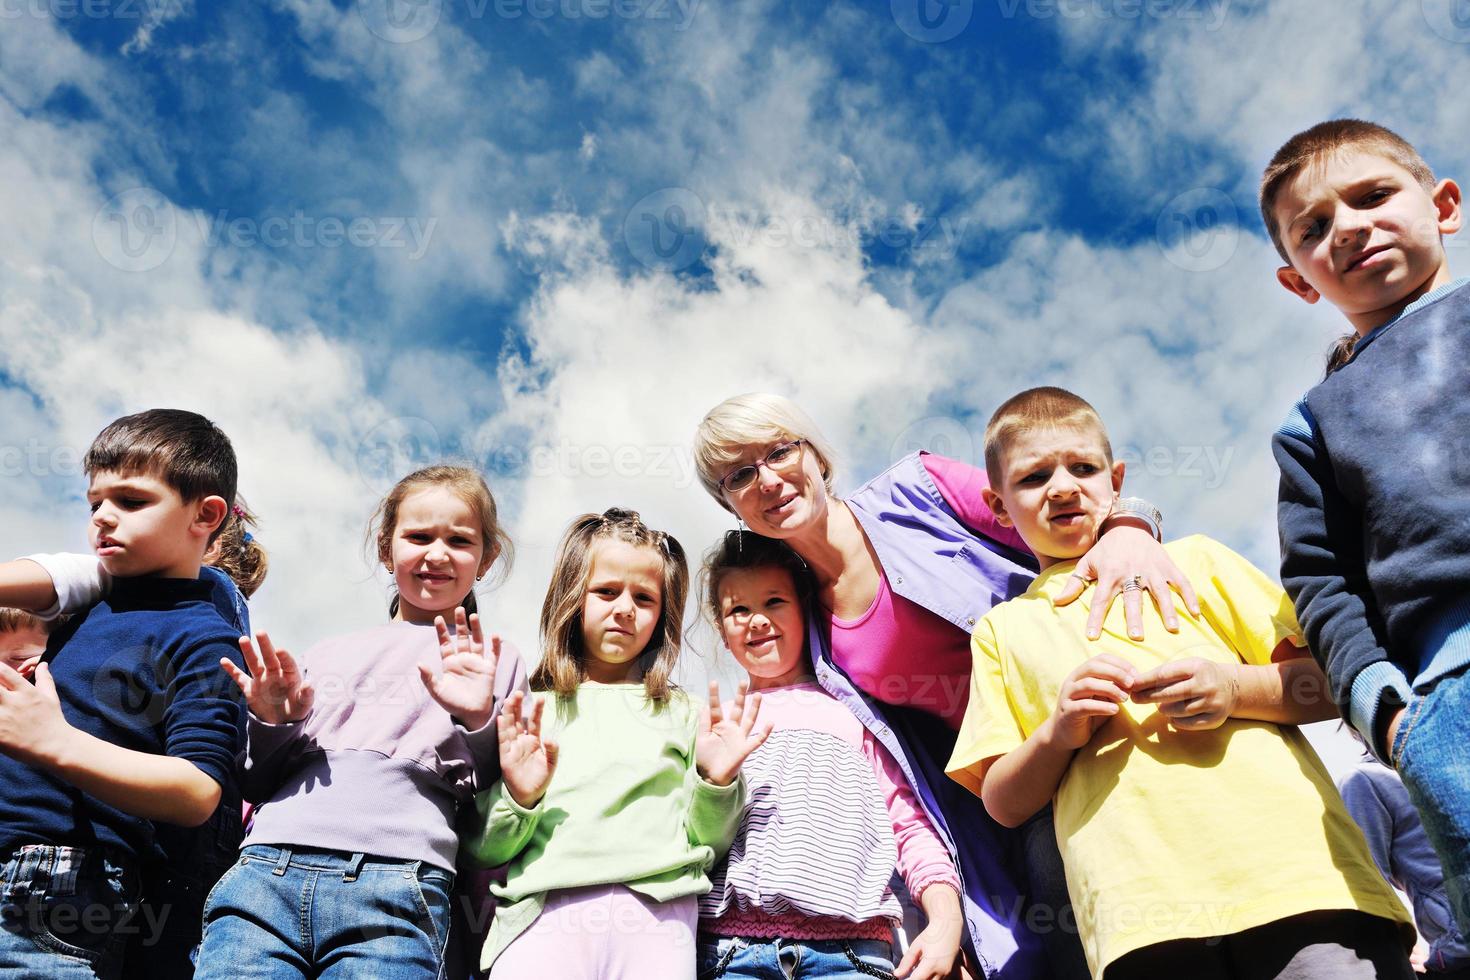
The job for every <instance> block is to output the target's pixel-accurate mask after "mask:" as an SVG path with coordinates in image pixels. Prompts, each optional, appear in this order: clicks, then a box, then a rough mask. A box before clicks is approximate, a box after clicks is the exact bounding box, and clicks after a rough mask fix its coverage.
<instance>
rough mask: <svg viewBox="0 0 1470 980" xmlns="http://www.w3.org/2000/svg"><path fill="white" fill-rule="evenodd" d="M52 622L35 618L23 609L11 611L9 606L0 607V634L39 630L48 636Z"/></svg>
mask: <svg viewBox="0 0 1470 980" xmlns="http://www.w3.org/2000/svg"><path fill="white" fill-rule="evenodd" d="M55 625H56V624H55V623H54V622H50V623H48V622H47V621H46V620H44V619H41V618H40V617H39V616H35V615H33V614H31V613H29V612H27V611H26V610H24V609H12V608H10V607H9V606H0V633H19V632H20V631H21V630H40V631H41V632H42V633H47V634H49V633H50V632H51V628H52V627H53V626H55Z"/></svg>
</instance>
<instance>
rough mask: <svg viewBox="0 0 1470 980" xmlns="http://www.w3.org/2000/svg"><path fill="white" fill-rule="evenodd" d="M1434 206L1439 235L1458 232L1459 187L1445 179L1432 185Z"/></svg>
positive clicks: (1459, 216)
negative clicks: (1437, 215) (1437, 218)
mask: <svg viewBox="0 0 1470 980" xmlns="http://www.w3.org/2000/svg"><path fill="white" fill-rule="evenodd" d="M1434 206H1435V209H1436V210H1437V211H1438V212H1439V233H1440V234H1441V235H1453V234H1454V233H1455V232H1457V231H1459V230H1460V219H1461V214H1460V185H1459V184H1457V183H1455V182H1454V181H1453V180H1450V179H1449V178H1445V179H1444V180H1442V181H1440V182H1439V183H1438V184H1435V185H1434Z"/></svg>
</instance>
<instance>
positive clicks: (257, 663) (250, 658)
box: [239, 636, 265, 677]
mask: <svg viewBox="0 0 1470 980" xmlns="http://www.w3.org/2000/svg"><path fill="white" fill-rule="evenodd" d="M239 642H240V656H242V657H243V658H245V669H246V670H248V671H250V674H251V676H253V677H259V676H260V675H261V674H262V673H264V672H265V661H264V660H263V659H261V656H260V653H259V652H258V651H257V650H256V649H255V641H253V640H251V639H250V637H248V636H242V637H240V641H239Z"/></svg>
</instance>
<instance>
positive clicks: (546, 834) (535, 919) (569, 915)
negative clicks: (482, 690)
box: [469, 509, 769, 980]
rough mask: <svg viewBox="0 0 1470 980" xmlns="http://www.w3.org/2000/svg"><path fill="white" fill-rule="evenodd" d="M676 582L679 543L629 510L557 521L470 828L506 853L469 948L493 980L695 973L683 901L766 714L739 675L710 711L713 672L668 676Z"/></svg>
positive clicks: (482, 846)
mask: <svg viewBox="0 0 1470 980" xmlns="http://www.w3.org/2000/svg"><path fill="white" fill-rule="evenodd" d="M688 588H689V567H688V563H687V562H686V560H685V558H684V550H683V548H681V547H680V546H679V542H678V541H676V540H675V539H674V538H673V537H671V536H670V535H668V534H666V533H665V532H663V531H655V530H652V529H650V528H649V527H647V526H646V525H645V524H644V523H643V522H642V521H641V520H639V518H638V515H637V514H635V513H633V512H631V511H624V510H617V509H613V510H609V511H607V512H605V513H603V514H600V515H599V514H585V515H583V516H581V517H579V518H577V519H576V520H575V521H573V522H572V524H571V526H570V527H569V528H568V529H567V532H566V534H565V535H564V536H563V538H562V541H561V545H560V546H559V548H558V550H557V557H556V566H555V570H554V571H553V573H552V580H551V587H550V589H549V590H548V591H547V594H546V602H545V604H544V605H543V606H542V609H541V641H542V645H543V648H544V652H543V659H542V661H541V665H540V666H539V667H538V668H537V669H536V671H535V673H534V674H533V675H532V677H531V688H532V690H533V691H535V692H536V693H535V694H534V695H533V705H532V707H531V710H530V712H529V717H527V716H526V713H525V712H524V710H523V701H524V697H523V696H522V695H520V694H516V695H513V696H512V697H511V699H510V700H509V701H508V702H507V704H506V707H505V710H504V712H503V713H502V714H501V715H500V717H499V720H498V726H499V739H500V766H501V780H500V781H499V782H497V783H496V784H495V785H494V786H493V787H492V788H491V789H490V790H488V791H487V792H485V793H483V794H481V795H480V796H479V797H477V799H476V803H477V806H478V807H479V810H480V813H481V814H483V815H484V817H485V827H484V830H483V832H482V833H481V834H480V835H479V836H478V838H477V839H475V840H472V841H470V842H469V846H470V848H471V850H472V852H473V853H474V855H475V857H476V858H477V859H478V860H480V861H481V862H483V863H485V864H487V865H492V866H493V865H499V864H506V863H509V865H510V869H509V872H508V875H507V878H506V882H505V884H504V885H499V886H494V887H493V889H492V890H493V891H494V893H495V895H496V897H497V898H498V899H499V906H498V907H497V909H496V912H495V921H494V923H493V924H492V926H491V929H490V937H489V939H488V940H487V941H486V943H485V949H484V952H483V953H482V954H481V958H480V966H481V968H482V969H488V970H490V971H491V977H492V980H517V978H522V977H525V978H531V977H547V976H551V977H557V978H559V980H583V978H585V980H619V978H623V977H627V978H632V977H650V976H654V977H660V978H669V980H693V978H694V939H695V930H696V926H697V923H698V909H697V906H696V899H697V897H698V896H699V895H701V894H703V893H704V892H706V891H708V890H709V878H708V877H707V872H708V871H709V869H710V867H711V866H712V865H713V864H714V862H715V861H716V860H717V859H718V858H719V857H720V856H722V855H723V854H724V852H725V851H726V850H727V849H728V848H729V846H730V842H731V840H732V839H733V838H734V835H735V830H736V827H737V825H738V824H739V820H740V814H741V810H742V807H743V805H744V784H743V782H742V781H741V779H740V765H741V763H742V762H744V761H745V758H746V757H747V756H748V755H750V753H751V752H753V751H754V750H755V749H756V748H757V747H759V746H760V744H761V743H762V742H763V741H765V738H766V735H767V734H769V729H768V728H766V729H761V730H759V731H758V730H756V729H755V718H756V714H757V712H758V711H759V704H760V695H758V694H753V695H751V696H750V698H749V700H748V701H747V699H746V696H745V689H744V687H743V686H742V688H741V690H740V692H739V695H738V696H737V698H736V700H735V704H734V708H733V709H732V710H730V711H728V712H724V711H722V710H721V707H720V701H719V692H718V688H717V687H716V685H714V684H711V685H710V696H709V704H708V705H707V706H704V707H701V706H699V705H698V704H697V703H696V702H695V701H694V700H693V699H691V698H690V697H689V696H688V695H686V694H685V693H684V692H682V691H680V690H678V689H676V688H674V687H673V686H672V685H671V684H670V682H669V677H670V675H671V674H672V672H673V669H674V664H675V662H676V660H677V659H678V656H679V648H680V638H681V630H682V624H683V621H684V601H685V598H686V595H687V593H688ZM548 708H549V710H548Z"/></svg>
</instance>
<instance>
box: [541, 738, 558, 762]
mask: <svg viewBox="0 0 1470 980" xmlns="http://www.w3.org/2000/svg"><path fill="white" fill-rule="evenodd" d="M541 751H543V752H545V753H546V768H547V770H552V769H555V768H556V758H557V754H558V753H560V752H561V747H560V746H558V745H557V744H556V742H555V741H554V740H552V739H547V740H546V741H544V742H542V743H541Z"/></svg>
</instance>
